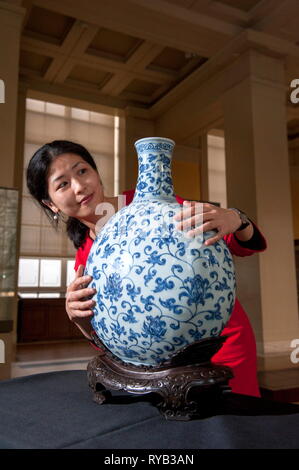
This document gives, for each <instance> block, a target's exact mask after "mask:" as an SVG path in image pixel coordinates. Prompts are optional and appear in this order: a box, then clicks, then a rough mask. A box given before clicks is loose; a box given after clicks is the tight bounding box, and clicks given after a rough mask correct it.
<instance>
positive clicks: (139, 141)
mask: <svg viewBox="0 0 299 470" xmlns="http://www.w3.org/2000/svg"><path fill="white" fill-rule="evenodd" d="M147 140H158V141H159V140H160V141H161V140H163V141H164V142H165V141H166V142H169V143H171V144H173V145H175V141H174V140H172V139H169V138H168V137H143V138H142V139H138V140H136V142H135V143H134V146H135V147H136V146H137V145H138V144H140V143H141V142H146V141H147Z"/></svg>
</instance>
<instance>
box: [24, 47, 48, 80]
mask: <svg viewBox="0 0 299 470" xmlns="http://www.w3.org/2000/svg"><path fill="white" fill-rule="evenodd" d="M51 62H52V59H51V58H50V57H46V56H43V55H40V54H36V53H34V52H27V51H21V53H20V68H21V71H22V68H23V69H26V70H28V71H32V72H35V73H37V74H38V75H39V76H43V75H44V74H45V72H46V71H47V69H48V67H49V66H50V64H51Z"/></svg>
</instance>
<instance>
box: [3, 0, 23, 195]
mask: <svg viewBox="0 0 299 470" xmlns="http://www.w3.org/2000/svg"><path fill="white" fill-rule="evenodd" d="M24 12H25V10H24V9H23V8H20V7H17V6H15V5H12V4H11V3H6V2H4V1H0V79H1V80H3V82H4V86H5V102H4V103H1V104H0V142H1V152H2V156H3V158H1V172H0V186H6V187H13V185H14V167H15V145H16V117H17V99H18V75H19V50H20V34H21V24H22V19H23V15H24Z"/></svg>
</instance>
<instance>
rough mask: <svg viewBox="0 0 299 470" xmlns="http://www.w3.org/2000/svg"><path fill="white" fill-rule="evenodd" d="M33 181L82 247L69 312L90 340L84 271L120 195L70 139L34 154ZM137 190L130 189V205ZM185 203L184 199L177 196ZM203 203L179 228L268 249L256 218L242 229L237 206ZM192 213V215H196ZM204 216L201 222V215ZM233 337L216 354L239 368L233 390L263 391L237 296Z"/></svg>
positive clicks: (242, 249) (229, 328)
mask: <svg viewBox="0 0 299 470" xmlns="http://www.w3.org/2000/svg"><path fill="white" fill-rule="evenodd" d="M27 185H28V189H29V191H30V193H31V195H32V196H33V197H34V198H35V199H36V200H37V201H38V203H39V204H40V205H41V206H42V208H43V209H44V211H45V212H46V214H47V215H48V217H49V218H50V220H51V221H52V222H53V224H54V226H55V225H56V226H57V224H58V221H59V219H60V216H61V214H64V216H67V217H68V220H67V223H66V230H67V234H68V236H69V238H70V239H71V240H72V242H73V243H74V246H75V248H77V254H76V264H75V269H76V278H75V280H74V281H73V282H72V283H71V284H70V286H69V287H68V289H67V294H66V311H67V314H68V316H69V318H70V320H71V321H72V322H74V323H75V324H76V325H77V326H78V328H79V329H80V330H81V331H82V333H83V335H84V336H85V337H86V338H87V339H88V340H90V341H92V338H91V336H90V332H91V324H90V319H91V317H92V315H93V312H92V308H93V307H94V305H95V302H94V301H93V300H86V297H88V296H91V295H93V294H95V292H96V291H95V289H90V288H88V287H87V286H88V284H89V283H90V282H91V279H92V278H91V276H83V271H84V266H85V264H86V260H87V257H88V253H89V250H90V248H91V246H92V243H93V241H94V239H95V237H96V227H98V225H99V224H101V221H102V222H106V221H107V220H106V219H105V216H103V215H98V214H96V212H97V211H96V207H97V206H98V205H99V204H100V203H109V204H111V205H112V207H113V209H114V212H116V211H117V210H118V207H117V205H118V198H117V197H107V196H105V194H104V189H103V184H102V182H101V178H100V175H99V173H98V171H97V167H96V164H95V162H94V160H93V159H92V157H91V155H90V154H89V152H88V151H87V150H86V149H85V148H84V147H82V146H81V145H79V144H76V143H73V142H68V141H54V142H52V143H50V144H46V145H44V146H43V147H41V148H40V149H39V150H38V151H37V152H36V153H35V154H34V155H33V157H32V158H31V160H30V162H29V165H28V169H27ZM133 193H134V191H127V192H126V193H125V195H126V196H127V204H128V203H130V202H131V199H132V197H133ZM177 200H178V201H179V202H180V203H181V202H183V200H182V199H181V198H179V197H177ZM200 207H201V210H202V212H203V213H201V214H199V213H198V208H197V205H196V204H194V203H192V202H188V201H185V203H184V205H183V209H182V212H181V219H180V218H178V220H180V222H179V223H178V226H177V227H178V229H180V230H185V229H187V228H191V227H194V228H193V229H191V230H190V231H189V233H190V235H192V234H193V235H197V234H198V233H200V232H202V231H209V230H212V229H217V231H218V233H217V235H216V236H213V238H210V239H209V240H207V241H206V242H205V244H207V245H209V244H212V243H215V242H216V241H217V240H219V239H220V238H223V239H224V241H225V242H226V244H227V246H228V247H229V249H230V251H231V252H232V253H233V254H235V255H239V256H247V255H252V254H253V253H255V252H257V251H263V250H264V249H265V248H266V242H265V240H264V237H263V236H262V234H261V233H260V232H259V230H258V229H257V227H256V226H255V225H254V224H253V223H251V222H250V223H249V225H248V226H246V228H244V229H242V230H240V228H242V227H240V226H241V225H242V220H241V218H240V215H239V214H238V212H237V211H235V210H232V209H223V208H219V207H217V206H214V205H212V204H203V205H200ZM190 214H191V215H190ZM200 219H201V220H203V224H202V225H201V224H200V223H199V225H198V220H200ZM222 335H228V336H229V337H228V338H227V340H226V341H225V343H224V345H223V346H222V348H221V350H220V351H219V352H218V353H217V354H216V355H215V356H213V362H215V363H221V364H223V365H228V366H229V367H231V368H232V369H233V372H234V379H232V380H231V381H230V386H231V387H232V390H233V392H235V393H243V394H247V395H252V396H260V395H259V388H258V382H257V377H256V347H255V339H254V334H253V331H252V328H251V326H250V323H249V320H248V318H247V316H246V313H245V312H244V310H243V309H242V306H241V305H240V303H239V301H238V300H236V302H235V306H234V309H233V312H232V315H231V318H230V320H229V322H228V324H227V325H226V327H225V328H224V330H223V331H222Z"/></svg>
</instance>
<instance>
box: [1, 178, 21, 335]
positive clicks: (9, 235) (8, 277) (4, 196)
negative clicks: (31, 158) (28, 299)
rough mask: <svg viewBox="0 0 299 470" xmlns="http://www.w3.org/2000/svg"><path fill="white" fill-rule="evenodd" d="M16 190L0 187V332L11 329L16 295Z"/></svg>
mask: <svg viewBox="0 0 299 470" xmlns="http://www.w3.org/2000/svg"><path fill="white" fill-rule="evenodd" d="M17 223H18V190H16V189H10V188H3V187H0V332H1V331H2V332H8V331H11V330H12V325H13V320H14V315H15V307H14V306H15V305H16V297H17V290H16V287H17V282H16V280H17V256H16V246H17Z"/></svg>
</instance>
